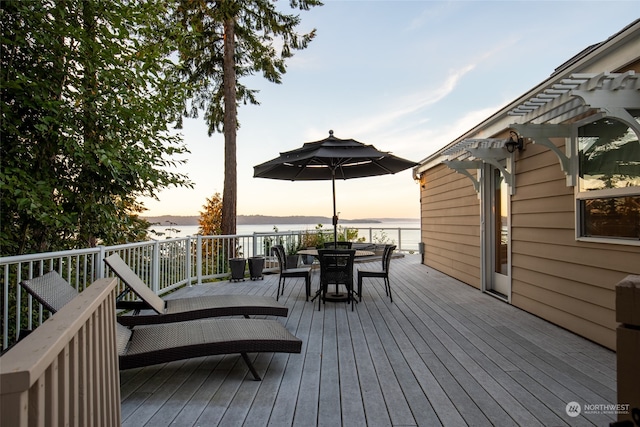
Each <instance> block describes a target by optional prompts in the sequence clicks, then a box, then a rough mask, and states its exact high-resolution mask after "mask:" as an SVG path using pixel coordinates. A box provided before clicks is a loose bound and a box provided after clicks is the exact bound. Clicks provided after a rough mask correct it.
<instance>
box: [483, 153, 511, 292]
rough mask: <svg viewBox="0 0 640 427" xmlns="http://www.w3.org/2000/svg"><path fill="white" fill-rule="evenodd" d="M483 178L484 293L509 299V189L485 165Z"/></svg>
mask: <svg viewBox="0 0 640 427" xmlns="http://www.w3.org/2000/svg"><path fill="white" fill-rule="evenodd" d="M487 169H488V170H487V174H486V175H485V176H486V179H485V189H486V190H487V191H486V192H485V198H484V204H485V224H486V230H485V234H484V236H485V242H484V245H483V247H484V248H485V251H484V252H485V253H484V258H485V262H484V266H485V272H484V278H485V286H484V288H485V290H486V291H489V292H492V293H495V294H497V295H498V296H500V297H502V298H505V299H507V300H508V299H509V297H510V293H511V281H510V270H511V269H510V261H511V260H510V256H511V250H510V244H511V238H510V235H509V233H510V230H511V227H510V226H509V219H510V215H509V188H508V186H507V183H506V181H505V179H504V177H503V176H502V174H501V173H500V170H499V169H498V168H496V167H493V166H487Z"/></svg>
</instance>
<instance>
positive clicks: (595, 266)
mask: <svg viewBox="0 0 640 427" xmlns="http://www.w3.org/2000/svg"><path fill="white" fill-rule="evenodd" d="M554 142H555V143H556V145H557V146H558V147H560V148H561V150H563V151H564V147H563V144H564V141H563V140H554ZM574 209H575V198H574V189H573V187H569V186H567V185H566V177H565V174H564V173H563V172H562V170H561V168H560V163H559V160H558V158H557V156H556V155H555V154H554V153H552V152H551V151H550V150H548V149H547V148H545V147H542V146H536V145H529V146H528V147H527V150H526V151H525V152H523V153H522V154H521V155H519V157H518V161H517V163H516V194H515V195H513V196H512V199H511V215H512V217H511V219H512V230H511V239H512V249H511V250H512V304H513V305H515V306H517V307H520V308H522V309H524V310H527V311H530V312H532V313H533V314H536V315H538V316H540V317H542V318H544V319H547V320H549V321H551V322H554V323H556V324H558V325H560V326H562V327H564V328H566V329H568V330H571V331H573V332H575V333H578V334H580V335H583V336H585V337H586V338H589V339H591V340H594V341H596V342H598V343H600V344H602V345H604V346H606V347H609V348H612V349H615V327H616V323H615V284H616V283H617V282H618V281H619V280H620V279H621V278H623V277H625V276H626V275H627V274H632V273H634V272H635V274H638V272H640V248H638V247H635V246H624V245H611V244H605V243H587V242H579V241H577V240H576V239H575V226H576V224H575V222H576V217H575V211H574Z"/></svg>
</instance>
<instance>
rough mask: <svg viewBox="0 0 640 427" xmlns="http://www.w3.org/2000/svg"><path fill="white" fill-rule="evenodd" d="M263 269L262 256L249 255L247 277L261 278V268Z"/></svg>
mask: <svg viewBox="0 0 640 427" xmlns="http://www.w3.org/2000/svg"><path fill="white" fill-rule="evenodd" d="M263 269H264V257H261V256H252V257H249V278H250V279H251V280H258V279H263V276H262V270H263Z"/></svg>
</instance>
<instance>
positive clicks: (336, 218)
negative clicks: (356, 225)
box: [331, 169, 338, 247]
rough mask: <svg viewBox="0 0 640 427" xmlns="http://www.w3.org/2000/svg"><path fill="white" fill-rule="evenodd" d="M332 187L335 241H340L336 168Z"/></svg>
mask: <svg viewBox="0 0 640 427" xmlns="http://www.w3.org/2000/svg"><path fill="white" fill-rule="evenodd" d="M331 188H332V190H333V242H334V244H336V247H337V243H336V242H337V241H338V215H337V214H336V170H335V169H331Z"/></svg>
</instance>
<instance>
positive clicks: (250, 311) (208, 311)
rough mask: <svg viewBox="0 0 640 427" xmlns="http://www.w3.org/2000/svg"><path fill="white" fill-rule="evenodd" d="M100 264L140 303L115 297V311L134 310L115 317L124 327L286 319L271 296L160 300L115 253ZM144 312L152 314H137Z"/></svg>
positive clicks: (212, 296) (281, 308) (218, 296)
mask: <svg viewBox="0 0 640 427" xmlns="http://www.w3.org/2000/svg"><path fill="white" fill-rule="evenodd" d="M104 262H105V263H106V264H107V265H108V266H109V267H110V268H111V271H113V272H114V273H115V274H116V275H117V276H118V277H119V278H120V280H122V282H123V283H124V284H125V285H127V287H128V289H130V290H131V291H133V292H134V293H135V294H136V295H137V297H138V298H140V301H123V300H122V297H123V296H124V295H120V297H119V298H118V303H117V307H118V308H121V309H129V310H134V315H131V316H119V317H118V321H119V322H120V323H121V324H123V325H126V326H135V325H149V324H158V323H170V322H182V321H185V320H194V319H202V318H207V317H221V316H245V317H249V316H259V315H262V316H283V317H286V316H287V314H288V311H289V309H288V308H287V307H286V306H284V305H282V304H280V303H279V302H277V301H276V300H275V299H274V298H273V297H266V296H257V295H208V296H199V297H194V298H177V299H167V300H164V299H162V298H160V297H159V296H158V295H156V294H155V293H154V292H153V291H152V290H151V289H150V288H149V287H148V286H147V285H145V283H144V282H143V281H142V280H141V279H140V277H138V275H137V274H136V273H135V272H134V271H133V270H131V268H129V266H128V265H127V264H126V263H125V262H124V261H123V260H122V258H120V256H119V255H118V254H113V255H110V256H108V257H107V258H105V260H104ZM148 309H151V310H153V311H152V312H151V311H147V312H140V310H148Z"/></svg>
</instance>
